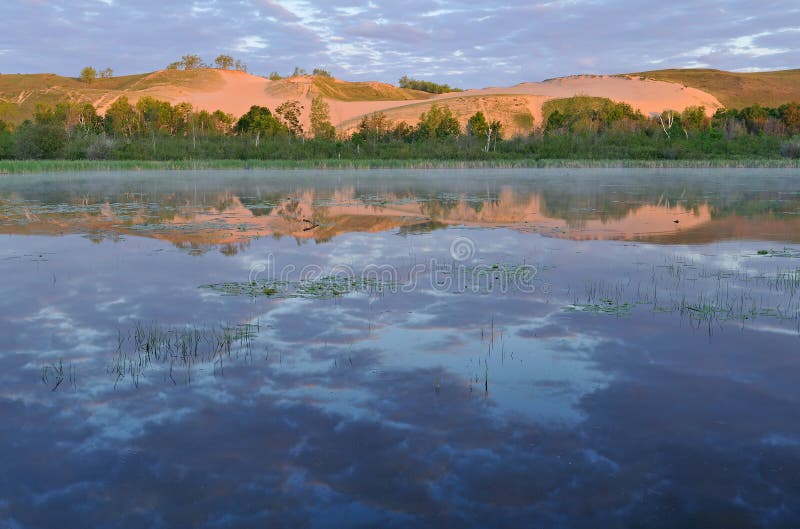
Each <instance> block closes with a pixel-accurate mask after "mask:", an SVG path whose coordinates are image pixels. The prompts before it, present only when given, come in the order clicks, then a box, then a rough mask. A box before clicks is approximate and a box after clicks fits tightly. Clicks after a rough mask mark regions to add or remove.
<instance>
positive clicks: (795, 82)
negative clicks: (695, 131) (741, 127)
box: [629, 69, 800, 108]
mask: <svg viewBox="0 0 800 529" xmlns="http://www.w3.org/2000/svg"><path fill="white" fill-rule="evenodd" d="M629 75H630V76H640V77H645V78H647V79H654V80H656V81H668V82H672V83H680V84H683V85H685V86H689V87H691V88H697V89H699V90H703V91H704V92H708V93H710V94H712V95H713V96H715V97H716V98H717V99H719V101H720V102H721V103H722V104H723V105H725V106H726V107H728V108H744V107H749V106H751V105H754V104H756V103H758V104H759V105H761V106H767V107H778V106H780V105H782V104H784V103H789V102H792V101H800V70H782V71H776V72H755V73H734V72H724V71H721V70H710V69H693V70H656V71H650V72H639V73H632V74H629Z"/></svg>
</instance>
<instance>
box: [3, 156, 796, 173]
mask: <svg viewBox="0 0 800 529" xmlns="http://www.w3.org/2000/svg"><path fill="white" fill-rule="evenodd" d="M518 168H519V169H526V168H530V169H547V168H553V169H570V168H575V169H580V168H597V169H600V168H610V169H614V168H642V169H727V168H749V169H787V168H788V169H794V168H800V161H798V160H788V159H780V158H776V159H750V160H559V159H552V160H534V159H519V160H413V159H410V160H392V159H358V160H338V159H328V160H172V161H149V160H112V161H89V160H0V175H2V174H31V173H53V172H78V171H156V170H160V171H163V170H170V171H198V170H241V169H252V170H264V169H281V170H284V169H364V170H367V169H518Z"/></svg>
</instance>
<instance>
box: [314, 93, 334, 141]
mask: <svg viewBox="0 0 800 529" xmlns="http://www.w3.org/2000/svg"><path fill="white" fill-rule="evenodd" d="M311 133H312V134H313V135H314V137H315V138H319V139H326V140H331V139H333V138H334V136H336V129H335V128H334V127H333V124H332V123H331V107H330V105H328V103H327V102H326V101H325V100H324V99H323V98H322V96H316V97H315V98H314V99H312V100H311Z"/></svg>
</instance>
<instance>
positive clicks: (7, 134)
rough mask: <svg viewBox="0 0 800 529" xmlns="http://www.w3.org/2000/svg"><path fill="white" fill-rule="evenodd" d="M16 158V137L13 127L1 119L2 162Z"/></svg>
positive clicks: (0, 142) (0, 150)
mask: <svg viewBox="0 0 800 529" xmlns="http://www.w3.org/2000/svg"><path fill="white" fill-rule="evenodd" d="M13 157H14V135H13V134H11V127H10V126H9V125H8V124H7V123H6V122H5V121H3V120H2V119H0V160H5V159H7V158H13Z"/></svg>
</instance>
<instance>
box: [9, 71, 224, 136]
mask: <svg viewBox="0 0 800 529" xmlns="http://www.w3.org/2000/svg"><path fill="white" fill-rule="evenodd" d="M223 85H224V81H223V80H222V77H221V76H220V75H219V73H218V71H217V70H214V69H198V70H188V71H184V70H163V71H158V72H152V73H145V74H137V75H124V76H119V77H111V78H108V79H95V80H94V81H92V82H91V83H85V82H83V81H81V80H79V79H77V78H74V77H63V76H60V75H55V74H49V73H48V74H6V75H0V119H3V120H4V121H9V122H11V123H15V124H19V123H21V122H22V121H24V120H26V119H30V118H31V117H32V116H33V111H34V109H35V108H36V105H38V104H44V105H49V106H55V105H56V104H57V103H61V102H64V101H74V102H85V103H94V102H96V101H98V100H100V99H101V98H103V97H105V96H112V97H115V96H117V95H119V94H120V93H122V91H142V90H147V89H150V88H154V87H158V86H179V87H200V88H203V89H218V88H222V86H223Z"/></svg>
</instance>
